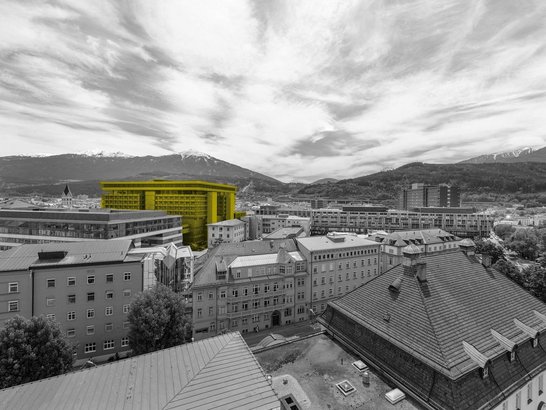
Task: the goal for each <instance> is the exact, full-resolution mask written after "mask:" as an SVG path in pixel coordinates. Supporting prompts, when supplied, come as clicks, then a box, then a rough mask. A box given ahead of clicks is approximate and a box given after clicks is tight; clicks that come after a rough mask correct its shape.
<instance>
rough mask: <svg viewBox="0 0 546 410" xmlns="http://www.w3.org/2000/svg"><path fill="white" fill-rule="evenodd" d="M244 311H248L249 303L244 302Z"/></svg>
mask: <svg viewBox="0 0 546 410" xmlns="http://www.w3.org/2000/svg"><path fill="white" fill-rule="evenodd" d="M242 309H243V310H248V303H247V302H244V303H243V304H242Z"/></svg>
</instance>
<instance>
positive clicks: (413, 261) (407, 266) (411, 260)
mask: <svg viewBox="0 0 546 410" xmlns="http://www.w3.org/2000/svg"><path fill="white" fill-rule="evenodd" d="M402 254H403V255H404V257H403V259H402V267H403V269H404V275H406V276H414V275H415V273H416V272H417V265H418V264H419V263H420V262H421V250H420V249H419V247H418V246H416V245H414V244H413V243H412V244H409V245H408V246H406V247H405V248H404V249H402Z"/></svg>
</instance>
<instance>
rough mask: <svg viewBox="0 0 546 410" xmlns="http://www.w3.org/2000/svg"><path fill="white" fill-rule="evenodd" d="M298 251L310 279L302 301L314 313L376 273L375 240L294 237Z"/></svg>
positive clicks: (378, 265)
mask: <svg viewBox="0 0 546 410" xmlns="http://www.w3.org/2000/svg"><path fill="white" fill-rule="evenodd" d="M296 241H297V243H298V249H299V250H300V252H301V253H302V255H303V256H304V258H305V259H306V260H307V266H308V270H309V273H310V280H309V283H308V286H307V293H306V294H308V295H309V296H310V298H309V299H308V300H306V302H308V303H309V307H310V308H311V309H312V311H313V313H314V314H320V313H322V312H323V311H324V309H326V305H327V303H328V302H329V301H331V300H334V299H337V298H339V297H340V296H342V295H344V294H346V293H348V292H350V291H352V290H354V289H356V288H357V287H358V286H360V285H362V284H364V283H366V282H368V281H369V280H370V279H372V278H374V277H376V276H377V275H378V274H379V273H380V263H379V260H380V248H381V245H380V244H378V243H377V242H375V241H371V240H368V239H364V238H359V237H357V236H354V235H327V236H313V237H309V238H298V239H297V240H296Z"/></svg>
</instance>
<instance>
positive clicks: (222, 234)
mask: <svg viewBox="0 0 546 410" xmlns="http://www.w3.org/2000/svg"><path fill="white" fill-rule="evenodd" d="M207 229H208V246H209V248H210V247H212V246H215V245H218V244H220V243H224V242H228V243H236V242H243V241H244V240H246V239H247V238H246V235H245V232H246V229H245V222H243V221H241V220H239V219H229V220H227V221H222V222H216V223H214V224H207Z"/></svg>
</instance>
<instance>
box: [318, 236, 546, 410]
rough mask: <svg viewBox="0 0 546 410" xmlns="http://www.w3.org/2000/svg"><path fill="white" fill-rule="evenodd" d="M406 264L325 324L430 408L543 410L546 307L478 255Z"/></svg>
mask: <svg viewBox="0 0 546 410" xmlns="http://www.w3.org/2000/svg"><path fill="white" fill-rule="evenodd" d="M459 247H460V251H459V252H444V253H436V254H430V255H426V256H422V255H421V250H420V249H419V247H417V246H416V245H414V244H410V245H408V246H407V247H405V248H404V251H403V254H404V260H403V263H402V264H401V265H398V266H396V267H394V268H392V269H390V270H388V271H387V272H385V273H383V274H381V275H379V276H378V277H377V278H376V279H374V280H373V281H370V282H368V283H366V284H364V285H363V286H361V287H359V288H357V289H355V290H354V291H352V292H350V293H348V294H346V295H344V296H343V297H342V298H339V299H337V300H335V301H332V302H330V303H329V304H328V308H327V309H326V311H325V312H324V313H323V315H322V316H321V317H320V318H319V319H318V320H319V322H320V323H321V324H322V325H323V326H325V328H326V331H327V333H328V334H330V335H331V336H332V337H333V338H335V340H337V341H338V342H339V343H341V344H342V345H344V346H345V347H346V348H348V349H349V350H351V351H353V352H355V354H358V355H359V356H360V357H361V358H362V360H363V361H365V362H367V363H368V364H370V365H371V366H372V367H373V368H375V369H379V370H380V372H381V373H382V374H383V375H384V376H385V377H386V378H387V379H388V380H390V381H391V382H392V383H393V384H394V385H396V386H397V387H398V388H400V389H401V390H402V391H403V392H405V393H406V394H409V395H411V396H412V398H413V399H414V400H415V401H416V402H417V403H418V404H419V405H420V406H422V407H423V408H426V409H453V410H458V409H461V410H462V409H464V410H467V409H468V410H472V409H486V408H487V409H499V410H500V409H531V408H533V409H536V408H539V409H541V408H543V407H544V401H545V400H544V377H545V373H546V349H545V348H546V342H545V339H544V337H543V333H544V332H545V331H546V305H545V304H544V303H542V302H541V301H540V300H538V299H537V298H535V297H533V296H532V295H531V294H529V293H527V292H526V291H525V290H524V289H523V288H521V287H519V286H518V285H517V284H515V283H514V282H513V281H511V280H510V279H509V278H508V277H506V276H505V275H504V274H502V273H500V272H497V271H496V270H494V269H493V268H492V267H491V266H490V263H489V258H485V259H483V263H484V264H482V263H480V260H479V259H478V258H477V257H476V255H475V254H474V252H475V246H474V243H473V242H472V241H471V240H470V239H465V240H463V241H461V242H460V244H459Z"/></svg>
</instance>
